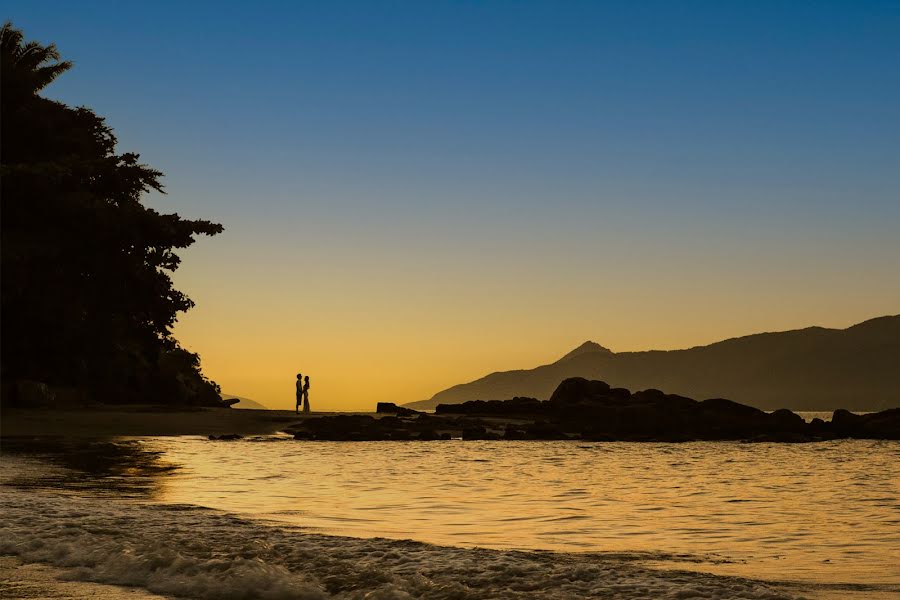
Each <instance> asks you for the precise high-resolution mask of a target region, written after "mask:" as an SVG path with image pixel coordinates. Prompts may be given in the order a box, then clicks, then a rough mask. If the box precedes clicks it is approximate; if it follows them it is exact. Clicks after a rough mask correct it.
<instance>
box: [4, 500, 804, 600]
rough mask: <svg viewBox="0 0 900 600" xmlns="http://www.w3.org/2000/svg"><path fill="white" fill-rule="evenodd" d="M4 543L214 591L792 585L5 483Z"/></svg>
mask: <svg viewBox="0 0 900 600" xmlns="http://www.w3.org/2000/svg"><path fill="white" fill-rule="evenodd" d="M0 514H2V519H0V553H4V554H13V555H16V556H18V557H19V558H20V559H21V560H23V561H26V562H41V563H47V564H51V565H55V566H57V567H64V568H66V569H67V573H68V575H67V576H68V577H70V578H72V579H76V580H81V581H91V582H97V583H108V584H117V585H128V586H137V587H142V588H146V589H148V590H149V591H151V592H155V593H158V594H165V595H173V596H186V597H191V598H200V599H204V600H205V599H210V600H252V599H260V600H280V599H316V600H319V599H326V598H336V599H346V600H362V599H366V600H410V599H412V598H423V599H427V600H468V599H473V600H474V599H482V598H509V599H518V598H537V599H544V598H546V599H561V598H588V597H589V598H613V597H614V598H621V599H631V598H648V597H650V598H661V599H664V598H682V599H685V598H706V599H724V598H733V599H754V600H781V599H788V598H792V597H793V596H792V595H791V594H790V593H789V591H788V590H786V589H784V588H785V586H779V585H777V584H772V583H766V582H760V581H753V580H747V579H741V578H734V577H723V576H716V575H711V574H706V573H698V572H688V571H675V570H666V569H657V568H650V567H647V566H645V565H642V561H644V560H647V559H666V558H671V557H667V556H665V555H663V554H659V555H654V556H647V555H645V554H640V555H637V554H612V553H609V554H607V553H590V554H567V553H555V552H525V551H515V550H507V551H501V550H487V549H479V548H475V549H466V548H455V547H442V546H435V545H431V544H425V543H420V542H412V541H396V540H386V539H380V538H375V539H359V538H348V537H338V536H329V535H321V534H315V533H310V532H308V531H305V530H303V529H301V528H298V527H291V526H284V525H276V524H273V523H268V522H261V521H254V520H248V519H243V518H240V517H237V516H235V515H232V514H228V513H222V512H217V511H214V510H210V509H205V508H201V507H193V506H190V505H185V504H180V505H177V506H169V505H160V504H148V503H142V502H137V501H133V500H111V499H108V498H104V499H97V498H90V497H75V496H72V495H62V494H52V493H45V494H36V493H33V491H31V492H30V491H28V490H21V489H16V488H11V487H6V486H4V488H3V489H2V490H0Z"/></svg>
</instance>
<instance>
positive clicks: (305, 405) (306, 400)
mask: <svg viewBox="0 0 900 600" xmlns="http://www.w3.org/2000/svg"><path fill="white" fill-rule="evenodd" d="M304 379H305V383H304V384H303V412H309V375H307V376H306V377H305V378H304Z"/></svg>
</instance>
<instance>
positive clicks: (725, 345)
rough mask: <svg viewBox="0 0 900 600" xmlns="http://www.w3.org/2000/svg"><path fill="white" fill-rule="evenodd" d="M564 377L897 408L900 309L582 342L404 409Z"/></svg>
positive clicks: (496, 394) (786, 402) (501, 394)
mask: <svg viewBox="0 0 900 600" xmlns="http://www.w3.org/2000/svg"><path fill="white" fill-rule="evenodd" d="M569 377H584V378H586V379H599V380H602V381H606V382H607V383H609V384H610V385H612V386H615V387H624V388H628V389H630V390H641V389H649V388H656V389H661V390H665V391H666V392H667V393H670V394H682V395H685V396H689V397H691V398H699V399H703V398H719V397H721V398H728V399H730V400H735V401H737V402H742V403H744V404H749V405H751V406H755V407H757V408H761V409H764V410H772V409H777V408H789V409H792V410H834V409H836V408H846V409H849V410H856V411H876V410H883V409H886V408H893V407H900V315H894V316H886V317H879V318H876V319H871V320H869V321H865V322H863V323H860V324H858V325H854V326H852V327H848V328H847V329H826V328H823V327H809V328H807V329H798V330H794V331H783V332H778V333H760V334H756V335H748V336H745V337H739V338H733V339H729V340H725V341H722V342H717V343H715V344H710V345H709V346H697V347H695V348H688V349H686V350H670V351H663V350H651V351H647V352H619V353H616V352H612V351H610V350H608V349H607V348H604V347H603V346H601V345H599V344H596V343H594V342H585V343H584V344H582V345H581V346H579V347H578V348H576V349H575V350H573V351H572V352H569V353H568V354H566V355H565V356H564V357H562V358H561V359H559V360H558V361H556V362H554V363H552V364H549V365H543V366H540V367H537V368H534V369H526V370H517V371H504V372H498V373H492V374H490V375H488V376H486V377H482V378H481V379H478V380H476V381H472V382H470V383H463V384H460V385H455V386H453V387H451V388H449V389H446V390H444V391H442V392H438V393H437V394H435V395H434V396H433V397H432V398H431V399H430V400H422V401H419V402H413V403H410V404H407V405H406V406H408V407H410V408H415V409H418V410H427V409H431V408H434V407H435V406H437V405H438V404H458V403H460V402H465V401H467V400H505V399H509V398H513V397H516V396H525V397H533V398H538V399H541V400H544V399H547V398H549V397H550V394H551V393H553V390H554V389H556V387H557V386H558V385H559V383H560V382H561V381H563V380H564V379H566V378H569Z"/></svg>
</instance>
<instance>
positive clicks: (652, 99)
mask: <svg viewBox="0 0 900 600" xmlns="http://www.w3.org/2000/svg"><path fill="white" fill-rule="evenodd" d="M2 16H4V17H7V18H10V19H12V20H13V22H14V23H15V24H16V25H17V26H18V27H20V28H22V29H23V30H24V31H25V34H26V36H27V37H28V38H30V39H37V40H40V41H44V42H51V41H52V42H55V43H56V44H57V45H58V46H59V48H60V50H61V52H62V53H63V55H64V57H65V58H67V59H71V60H73V61H74V62H75V69H74V70H73V71H72V72H70V73H69V74H67V75H65V76H64V77H63V78H62V79H61V80H60V81H59V82H58V83H56V84H54V85H53V86H52V87H51V88H49V90H48V92H47V95H48V96H50V97H55V98H58V99H61V100H63V101H65V102H68V103H70V104H84V105H88V106H90V107H92V108H94V109H95V110H96V111H97V112H98V113H100V114H101V115H104V116H106V117H107V118H108V120H109V122H110V124H111V125H113V127H114V128H115V129H116V132H117V134H118V135H119V139H120V145H121V149H122V150H123V151H124V150H134V151H137V152H140V153H141V154H142V157H143V159H144V160H145V161H146V162H148V163H149V164H151V165H152V166H154V167H156V168H158V169H161V170H162V171H164V172H165V173H166V175H167V177H166V179H165V183H166V185H167V187H168V190H169V192H170V194H169V196H167V197H165V198H154V199H152V200H151V202H152V203H154V204H155V205H157V206H159V207H160V208H161V209H163V210H177V211H179V212H181V213H183V214H186V215H189V216H197V217H208V218H211V219H214V220H219V221H221V222H223V223H224V225H225V226H226V233H225V234H224V235H223V236H221V237H220V238H216V239H214V240H205V241H203V242H202V243H201V244H200V245H198V246H197V247H196V249H191V250H190V251H189V252H188V253H187V256H186V264H185V268H184V269H183V271H181V272H179V275H178V283H179V285H180V286H181V287H182V288H184V289H185V290H186V291H187V292H188V293H189V294H191V295H192V296H193V297H194V298H195V299H197V300H198V301H199V302H200V306H199V307H198V309H197V310H196V311H195V313H194V314H192V315H190V316H188V317H187V318H186V319H184V320H183V325H182V326H181V327H182V333H181V334H180V335H181V336H182V337H183V338H184V339H185V341H186V342H187V343H188V345H189V346H191V347H192V348H193V349H195V350H198V351H200V352H201V354H202V355H203V356H204V359H205V363H206V364H207V370H210V369H211V370H212V371H213V372H212V373H211V374H212V375H213V376H214V377H216V378H217V379H220V380H224V383H225V385H226V387H230V388H231V389H230V391H232V392H233V393H244V394H246V395H250V396H253V395H254V393H257V395H258V396H261V397H264V398H265V397H266V395H267V394H269V395H270V396H271V397H274V396H275V395H276V394H275V392H274V391H271V392H270V391H269V390H270V389H271V390H275V389H276V387H277V386H278V385H282V383H275V379H276V378H277V377H279V376H280V375H278V373H280V372H281V370H283V369H287V370H288V371H290V370H291V369H290V368H288V367H287V366H286V364H278V365H273V366H272V370H271V371H267V370H266V369H264V368H260V370H258V371H257V372H255V373H254V374H252V375H251V374H248V375H246V377H245V378H244V379H241V378H240V377H239V376H237V375H234V373H235V371H236V370H239V367H238V365H241V364H249V362H251V361H250V357H249V356H246V355H241V354H240V353H237V354H235V352H237V350H235V348H236V347H243V348H246V353H247V354H253V355H257V354H258V353H260V352H265V349H266V348H273V347H278V348H282V350H283V351H284V352H285V353H288V354H291V356H295V355H299V356H300V357H301V358H300V359H299V360H300V361H302V362H304V363H305V364H306V363H312V364H316V365H319V363H317V362H316V361H319V360H321V361H323V362H322V364H321V365H320V366H318V367H317V368H319V369H320V371H321V372H323V373H325V372H330V371H328V368H327V367H326V366H325V365H326V364H332V363H335V362H336V361H337V360H338V358H337V357H339V356H341V355H342V354H341V353H342V352H346V348H345V349H344V350H341V349H340V348H338V347H334V348H332V347H331V345H330V344H332V342H330V341H328V340H329V339H333V338H334V337H335V336H345V339H346V340H348V342H349V341H350V340H352V343H351V344H350V345H354V346H359V347H360V349H359V350H358V352H359V357H358V360H359V361H365V360H370V357H371V356H372V354H373V353H379V350H378V349H379V348H382V345H383V343H384V342H385V340H386V339H388V338H391V339H394V338H396V339H398V340H400V341H397V342H396V344H397V348H395V349H392V350H389V351H387V355H388V357H387V358H385V360H384V362H383V363H378V364H377V372H378V373H384V372H390V370H391V367H390V365H391V364H396V362H398V361H401V362H402V361H406V362H408V361H410V360H412V361H414V362H415V360H422V361H429V362H441V363H442V364H444V366H445V367H446V365H447V364H451V365H455V366H456V367H458V368H456V370H454V371H452V372H450V371H437V370H435V371H434V372H431V371H427V370H426V372H425V374H424V375H423V380H422V382H421V385H419V387H415V386H413V388H410V389H409V390H407V389H406V388H403V389H404V393H405V394H407V395H408V396H409V397H402V398H398V399H399V400H414V399H418V398H419V397H425V396H427V395H430V394H428V393H426V392H427V391H428V390H429V389H430V388H433V389H431V391H432V392H433V391H436V390H437V389H439V388H440V387H441V385H442V384H443V383H454V382H456V381H457V380H458V379H459V378H460V377H462V378H463V379H465V378H466V377H468V376H470V375H471V376H477V375H480V374H482V372H484V371H489V370H493V369H495V368H500V367H503V366H506V367H509V366H528V364H522V362H525V363H528V361H538V362H540V361H541V360H543V359H544V358H551V357H552V356H554V355H556V354H561V353H563V352H564V351H566V350H567V349H568V348H567V347H566V346H567V345H569V344H570V343H571V345H573V346H574V345H575V344H576V343H577V342H580V341H583V339H585V338H588V337H593V338H596V339H597V341H599V342H601V343H605V344H607V345H611V346H614V349H637V348H643V347H648V346H658V347H677V346H684V345H690V344H693V343H702V342H708V341H713V340H714V339H717V338H719V337H726V336H728V335H738V334H742V333H749V332H751V331H754V330H759V329H779V328H789V327H794V326H797V327H799V326H803V325H809V324H813V323H821V324H823V325H834V326H844V325H848V324H850V323H851V322H853V321H856V320H861V319H863V318H867V317H870V316H875V315H876V314H885V313H888V312H894V313H896V312H900V310H898V309H900V284H898V283H896V281H897V280H900V277H897V273H900V241H898V240H900V2H864V1H857V2H850V1H844V2H824V1H823V2H801V1H796V2H787V1H785V2H727V1H724V2H723V1H717V2H712V1H711V2H359V3H355V2H319V3H294V2H284V3H267V2H253V3H251V2H242V3H229V2H216V3H200V2H184V3H182V2H149V3H148V2H144V3H137V2H131V3H125V2H121V3H120V2H108V3H107V2H77V3H74V2H15V1H7V2H3V4H2ZM251 290H252V293H251ZM550 290H552V291H553V292H554V293H550ZM626 290H627V293H626ZM319 295H321V296H319ZM285 298H289V299H290V300H291V301H287V300H285ZM560 298H567V299H562V300H561V299H560ZM572 298H578V300H572ZM470 305H475V306H477V310H476V309H475V308H471V307H470ZM391 307H394V308H391ZM260 313H264V314H265V316H266V318H271V319H273V320H274V322H277V323H279V324H280V325H279V326H275V325H272V326H271V327H269V328H267V327H265V326H261V325H259V324H258V323H257V319H258V318H259V315H260ZM322 319H324V323H325V324H323V325H321V328H320V329H319V328H317V326H313V325H312V324H311V321H312V320H322ZM371 322H375V323H381V324H382V325H381V328H379V327H377V326H373V325H370V323H371ZM342 324H343V326H344V327H345V329H341V326H342ZM469 324H470V325H471V326H470V328H469V329H466V327H467V326H469ZM248 332H255V333H252V334H251V333H248ZM448 332H449V333H448ZM516 332H521V333H522V336H521V338H516V335H517V334H516ZM417 335H419V336H420V337H428V338H432V337H434V338H441V339H444V340H445V343H444V345H442V346H440V348H438V347H437V346H436V345H435V347H432V346H431V345H429V344H424V345H421V344H420V343H419V342H418V341H417V340H419V339H420V337H417ZM284 336H287V337H288V338H290V339H304V340H308V343H307V344H305V345H304V346H303V348H300V347H294V346H284V341H283V339H282V338H283V337H284ZM498 338H502V339H503V340H504V342H503V343H494V342H491V341H485V340H486V339H490V340H492V339H498ZM512 338H516V339H512ZM476 340H480V341H478V342H477V343H478V344H479V348H482V350H479V351H476V350H473V349H472V348H473V345H474V344H475V343H476ZM228 344H230V347H231V350H230V352H231V353H232V354H230V355H228V356H226V355H225V354H224V352H225V350H223V349H222V348H223V346H225V345H228ZM313 344H315V345H317V347H318V348H319V349H320V352H319V353H317V354H315V355H314V356H313V355H308V354H307V352H311V351H310V350H308V348H309V347H310V346H311V345H313ZM404 348H406V349H407V350H403V349H404ZM329 352H331V353H332V354H333V357H332V358H331V359H326V358H322V357H323V356H332V354H329ZM404 352H407V354H404ZM461 353H465V354H466V356H467V357H470V358H467V359H465V360H464V359H456V358H453V357H456V356H458V355H460V354H461ZM367 357H369V358H367ZM389 359H390V360H389ZM291 360H293V359H291ZM329 360H331V362H328V361H329ZM354 360H356V359H354ZM392 361H393V362H392ZM504 361H505V362H504ZM350 362H353V360H351V361H350ZM447 368H449V367H447ZM335 369H336V368H335ZM370 375H371V374H368V375H366V376H367V377H368V376H370ZM371 376H374V375H371ZM404 376H407V375H404ZM230 377H234V378H235V379H234V380H233V381H231V380H229V378H230ZM335 377H337V375H335ZM393 377H394V379H392V380H390V381H388V382H386V383H385V385H388V386H392V387H393V388H394V389H397V386H398V385H399V384H398V383H396V381H395V379H397V378H398V377H400V376H399V375H393ZM288 383H290V381H288ZM325 385H326V386H327V385H329V384H328V383H327V382H326V383H325ZM334 386H335V387H334V388H333V393H334V397H335V398H337V399H339V400H335V401H336V402H338V403H339V404H340V403H344V402H350V398H351V397H352V396H353V393H352V392H351V391H347V390H345V389H344V388H342V387H340V385H339V384H338V383H334ZM429 386H430V388H429ZM237 388H240V389H237ZM347 389H348V390H349V388H347ZM256 390H260V391H259V392H256ZM379 399H381V398H379Z"/></svg>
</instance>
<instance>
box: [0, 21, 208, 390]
mask: <svg viewBox="0 0 900 600" xmlns="http://www.w3.org/2000/svg"><path fill="white" fill-rule="evenodd" d="M0 55H2V63H0V69H2V70H0V88H2V89H0V105H2V106H0V110H2V114H0V125H2V127H0V157H2V167H0V169H2V171H0V174H2V178H3V179H2V206H0V223H2V238H0V244H2V259H0V260H2V290H0V291H2V294H0V296H2V354H0V357H2V376H3V379H4V381H11V380H19V379H30V380H37V381H44V382H48V383H54V384H58V385H70V386H76V387H80V388H83V389H87V390H90V391H91V392H92V393H94V394H96V395H97V396H98V397H100V398H102V399H104V400H107V401H137V400H140V401H146V400H153V401H162V402H195V403H203V404H209V403H213V402H215V401H217V400H218V396H217V394H216V391H217V387H216V386H215V384H213V383H212V382H209V381H208V380H206V379H205V378H204V377H203V376H202V375H201V373H200V368H199V359H198V357H197V356H196V355H193V354H191V353H189V352H187V351H186V350H184V349H182V348H180V347H179V345H178V343H177V341H176V340H175V339H174V338H173V337H172V333H171V329H172V326H173V325H174V323H175V320H176V317H177V315H178V313H180V312H183V311H186V310H188V309H190V308H191V307H192V306H193V302H191V300H190V299H189V298H188V297H187V296H185V295H184V294H183V293H182V292H180V291H178V290H176V289H175V288H174V287H173V285H172V280H171V277H170V274H171V272H172V271H174V270H175V269H177V268H178V264H179V257H178V255H177V253H176V251H177V250H178V249H180V248H186V247H188V246H190V245H191V244H192V243H193V242H194V240H195V236H197V235H200V234H203V235H215V234H217V233H220V232H221V231H222V226H221V225H219V224H216V223H212V222H210V221H203V220H187V219H183V218H181V217H180V216H178V215H177V214H160V213H159V212H157V211H155V210H153V209H151V208H148V207H147V206H144V205H143V204H142V202H141V199H142V196H143V195H144V194H145V193H147V192H149V191H150V190H156V191H159V192H163V188H162V185H161V184H160V178H161V177H162V173H160V172H159V171H156V170H154V169H152V168H150V167H148V166H146V165H144V164H142V163H141V162H140V157H139V156H138V155H137V154H133V153H124V154H118V153H117V152H116V138H115V135H114V134H113V131H112V129H111V128H110V127H109V126H108V125H107V124H106V123H105V121H104V119H103V118H102V117H99V116H97V115H96V114H95V113H94V112H93V111H92V110H90V109H88V108H84V107H79V108H72V107H69V106H66V105H65V104H62V103H60V102H56V101H53V100H49V99H47V98H44V97H42V96H41V95H39V92H41V90H43V89H44V88H45V87H46V86H47V85H48V84H49V83H51V82H52V81H53V80H54V79H56V78H57V77H58V76H59V75H60V74H62V73H64V72H65V71H67V70H68V69H69V68H70V67H71V66H72V65H71V63H70V62H68V61H62V60H60V55H59V52H58V51H57V49H56V47H55V46H54V45H52V44H51V45H49V46H44V45H41V44H39V43H37V42H26V41H25V40H24V37H23V35H22V32H21V31H19V30H17V29H15V28H14V27H13V26H12V25H11V24H10V23H7V24H5V25H4V26H3V28H2V30H0Z"/></svg>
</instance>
